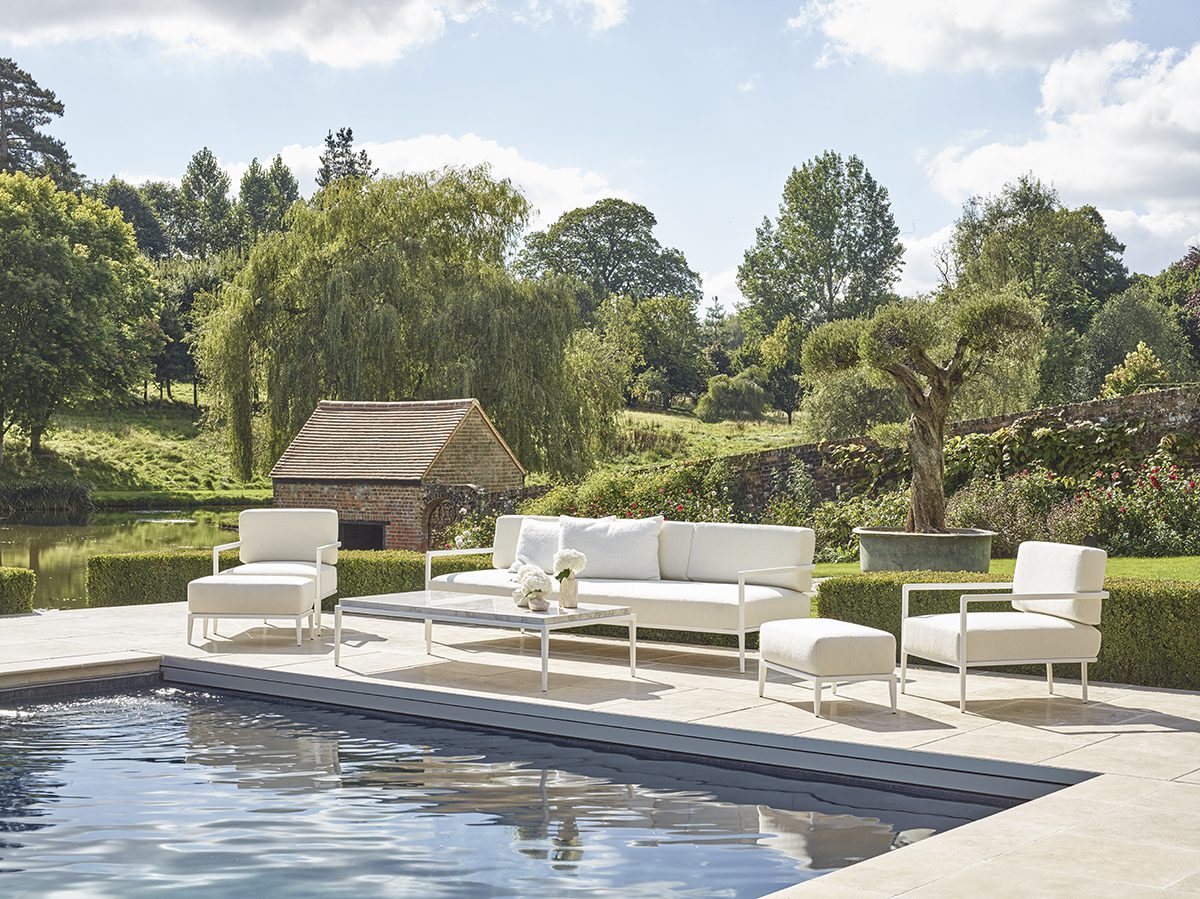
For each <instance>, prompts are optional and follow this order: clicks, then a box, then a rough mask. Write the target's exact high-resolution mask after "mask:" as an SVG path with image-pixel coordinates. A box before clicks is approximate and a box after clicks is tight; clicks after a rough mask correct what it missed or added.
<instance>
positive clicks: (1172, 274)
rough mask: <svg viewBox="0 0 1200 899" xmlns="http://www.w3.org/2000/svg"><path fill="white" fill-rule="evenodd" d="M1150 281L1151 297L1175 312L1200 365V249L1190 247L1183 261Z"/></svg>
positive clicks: (1171, 265)
mask: <svg viewBox="0 0 1200 899" xmlns="http://www.w3.org/2000/svg"><path fill="white" fill-rule="evenodd" d="M1147 280H1148V286H1149V288H1150V292H1151V295H1152V296H1153V297H1154V298H1155V299H1157V300H1158V301H1159V302H1161V303H1162V304H1163V305H1165V306H1166V307H1167V308H1169V309H1172V310H1174V312H1175V316H1176V317H1177V318H1178V319H1179V324H1180V325H1182V326H1183V331H1184V333H1185V334H1187V337H1188V342H1189V343H1191V345H1192V356H1193V357H1194V359H1195V360H1196V362H1198V363H1200V246H1195V247H1189V248H1188V251H1187V252H1186V253H1184V254H1183V258H1182V259H1180V260H1178V261H1176V262H1173V263H1171V264H1170V265H1169V266H1167V267H1166V268H1165V269H1164V270H1163V271H1162V272H1160V273H1159V274H1157V275H1155V276H1154V277H1153V278H1149V279H1147Z"/></svg>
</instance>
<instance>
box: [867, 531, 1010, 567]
mask: <svg viewBox="0 0 1200 899" xmlns="http://www.w3.org/2000/svg"><path fill="white" fill-rule="evenodd" d="M854 533H855V534H857V535H858V559H859V564H860V565H861V566H862V570H863V571H987V570H988V569H989V568H990V567H991V561H992V538H993V537H995V536H996V533H995V531H983V530H976V529H974V528H965V529H962V530H949V531H946V532H945V533H943V534H913V533H910V532H908V531H901V530H897V529H892V528H855V529H854Z"/></svg>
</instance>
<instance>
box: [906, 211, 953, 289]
mask: <svg viewBox="0 0 1200 899" xmlns="http://www.w3.org/2000/svg"><path fill="white" fill-rule="evenodd" d="M953 232H954V226H953V225H946V226H944V227H941V228H938V229H937V230H936V231H934V232H932V233H931V234H923V235H914V236H912V237H905V238H902V239H901V242H902V243H903V244H904V268H903V269H902V270H901V272H900V283H899V284H897V285H896V290H897V291H898V292H899V293H900V295H901V296H911V295H912V294H915V293H926V292H927V291H930V290H933V289H934V288H935V287H937V286H938V285H939V284H941V283H942V275H941V273H940V272H939V271H938V268H937V265H936V263H935V261H934V260H935V259H936V258H937V253H938V251H939V250H940V249H941V248H942V246H943V245H944V244H945V243H946V242H947V241H948V240H949V239H950V235H951V234H952V233H953Z"/></svg>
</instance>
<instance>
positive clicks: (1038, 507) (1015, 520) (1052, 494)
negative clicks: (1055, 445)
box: [946, 471, 1100, 559]
mask: <svg viewBox="0 0 1200 899" xmlns="http://www.w3.org/2000/svg"><path fill="white" fill-rule="evenodd" d="M946 516H947V520H948V522H949V523H950V525H951V526H952V527H959V528H984V529H986V530H991V531H995V532H996V536H995V538H994V539H993V541H992V554H993V555H995V556H998V557H1000V558H1005V559H1009V558H1012V557H1014V556H1015V555H1016V554H1017V547H1018V546H1020V545H1021V544H1022V543H1023V542H1024V541H1026V540H1050V541H1054V542H1058V543H1080V542H1082V541H1083V540H1085V539H1087V538H1092V537H1094V536H1095V535H1096V534H1097V532H1098V531H1099V528H1100V514H1099V509H1098V508H1097V506H1096V504H1095V503H1092V502H1087V501H1085V500H1083V499H1081V498H1080V497H1077V496H1075V495H1074V494H1073V493H1071V492H1070V491H1068V490H1066V489H1065V488H1064V487H1063V485H1062V482H1061V481H1060V480H1059V479H1057V478H1055V477H1053V476H1052V475H1050V474H1049V473H1048V472H1046V471H1034V472H1029V473H1027V474H1018V475H1013V476H1012V477H1010V478H1004V479H1003V480H1001V479H999V478H993V477H982V478H976V479H974V480H973V481H971V482H970V483H969V484H967V485H966V486H965V487H963V488H962V489H961V490H959V491H958V492H957V493H955V494H954V496H953V497H952V498H951V499H950V503H949V505H948V507H947V509H946Z"/></svg>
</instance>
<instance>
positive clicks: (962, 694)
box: [958, 665, 967, 712]
mask: <svg viewBox="0 0 1200 899" xmlns="http://www.w3.org/2000/svg"><path fill="white" fill-rule="evenodd" d="M958 710H959V711H960V712H966V710H967V666H966V665H959V666H958Z"/></svg>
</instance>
